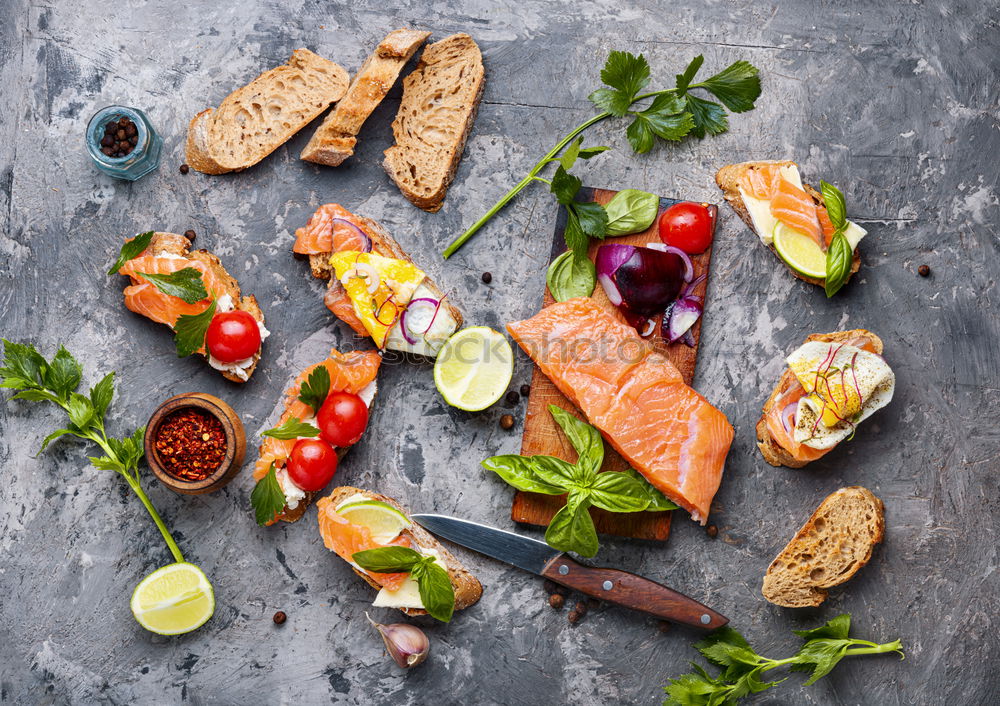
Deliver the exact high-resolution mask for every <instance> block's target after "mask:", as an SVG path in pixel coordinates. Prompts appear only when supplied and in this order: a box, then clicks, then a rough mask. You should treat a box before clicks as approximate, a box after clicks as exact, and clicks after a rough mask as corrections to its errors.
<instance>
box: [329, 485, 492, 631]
mask: <svg viewBox="0 0 1000 706" xmlns="http://www.w3.org/2000/svg"><path fill="white" fill-rule="evenodd" d="M372 506H375V508H374V509H375V510H376V512H375V513H371V514H370V515H369V514H368V513H366V512H364V510H365V509H368V510H371V509H372ZM316 508H317V515H318V518H319V533H320V536H321V537H322V538H323V544H325V545H326V548H327V549H329V550H330V551H332V552H335V553H336V554H337V556H339V557H340V558H341V559H343V560H344V561H346V562H347V563H349V564H351V566H352V568H353V569H354V573H356V574H357V575H358V576H360V577H361V578H363V579H364V580H365V581H367V582H368V584H369V585H370V586H371V587H372V588H374V589H375V590H377V591H378V595H377V596H376V597H375V601H374V603H372V605H373V606H375V607H376V608H397V609H399V610H401V611H403V612H404V613H406V614H407V615H426V614H427V611H426V610H425V608H424V604H423V602H422V600H421V597H420V592H419V589H418V587H417V583H416V582H415V581H414V580H413V578H411V577H410V575H409V573H406V572H396V573H389V574H384V573H376V572H373V571H366V570H365V569H362V568H360V567H359V566H358V565H357V562H355V560H354V554H356V553H357V552H360V551H365V550H369V549H378V548H381V547H392V546H399V547H408V548H410V549H413V550H414V551H416V552H418V553H420V554H422V555H424V556H433V557H434V560H435V563H437V564H439V565H440V566H442V567H443V568H444V569H445V571H447V572H448V578H449V579H450V580H451V585H452V588H453V589H454V592H455V606H454V609H455V610H464V609H465V608H468V607H470V606H472V605H475V604H476V602H478V601H479V598H480V596H482V595H483V587H482V584H480V583H479V581H478V580H477V579H476V577H475V576H473V575H472V574H471V573H470V572H469V570H468V569H466V568H465V567H464V566H463V565H462V564H461V562H459V561H458V559H456V558H455V557H454V556H453V555H452V554H451V552H449V551H448V550H447V549H445V547H444V546H443V545H442V544H441V543H440V542H438V541H437V540H436V539H435V538H434V537H432V536H431V535H430V534H429V533H428V532H427V531H426V530H425V529H424V528H422V527H421V526H420V525H418V524H416V523H415V522H411V521H410V519H409V517H407V514H406V512H405V511H404V510H403V508H402V507H401V506H400V505H399V503H397V502H396V501H395V500H393V499H392V498H388V497H386V496H385V495H379V494H378V493H373V492H371V491H368V490H361V489H360V488H352V487H350V486H342V487H340V488H334V489H333V492H331V493H330V495H329V496H328V497H325V498H320V499H319V500H318V501H317V502H316ZM358 510H362V511H360V512H359V511H358ZM369 516H371V517H378V518H379V520H380V521H379V522H378V523H377V526H373V525H372V524H370V523H366V522H365V518H366V517H369ZM386 518H388V521H387V520H386Z"/></svg>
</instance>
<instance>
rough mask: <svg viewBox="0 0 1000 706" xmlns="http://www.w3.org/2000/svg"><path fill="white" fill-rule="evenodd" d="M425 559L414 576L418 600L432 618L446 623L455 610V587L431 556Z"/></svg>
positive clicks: (446, 573)
mask: <svg viewBox="0 0 1000 706" xmlns="http://www.w3.org/2000/svg"><path fill="white" fill-rule="evenodd" d="M355 556H357V554H355ZM427 559H429V561H427V560H426V559H425V561H424V562H423V563H421V564H419V571H418V572H415V574H416V575H415V576H414V578H415V580H416V582H417V588H418V589H419V591H420V602H421V603H423V604H424V610H426V611H427V612H428V613H429V614H430V616H431V617H432V618H437V619H438V620H440V621H441V622H443V623H447V622H449V621H450V620H451V616H452V615H453V614H454V612H455V587H454V586H452V584H451V578H450V577H449V576H448V572H447V571H446V570H445V569H443V568H441V566H440V565H438V564H437V563H436V562H435V561H434V558H433V557H427Z"/></svg>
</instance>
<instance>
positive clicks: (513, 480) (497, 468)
mask: <svg viewBox="0 0 1000 706" xmlns="http://www.w3.org/2000/svg"><path fill="white" fill-rule="evenodd" d="M482 466H483V468H485V469H486V470H487V471H493V472H494V473H496V474H497V475H498V476H500V477H501V478H502V479H503V480H504V482H506V483H507V484H508V485H510V486H513V487H514V488H517V489H518V490H524V491H527V492H529V493H542V494H543V495H562V494H563V493H565V492H566V491H565V489H563V488H560V487H558V486H555V485H550V484H548V483H545V482H543V481H541V480H540V479H539V478H538V477H537V476H536V475H535V466H534V462H533V461H532V459H531V458H528V457H525V456H515V455H509V456H491V457H490V458H488V459H486V460H485V461H483V463H482Z"/></svg>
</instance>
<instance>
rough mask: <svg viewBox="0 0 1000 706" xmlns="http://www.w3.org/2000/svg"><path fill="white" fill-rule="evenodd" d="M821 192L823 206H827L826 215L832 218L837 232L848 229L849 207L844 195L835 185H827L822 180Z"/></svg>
mask: <svg viewBox="0 0 1000 706" xmlns="http://www.w3.org/2000/svg"><path fill="white" fill-rule="evenodd" d="M819 189H820V192H821V193H822V194H823V205H824V206H826V213H827V215H828V216H830V222H831V223H832V224H833V227H834V228H836V229H837V230H843V229H845V228H847V205H846V204H845V203H844V195H843V194H842V193H840V189H838V188H837V187H836V186H834V185H833V184H827V183H826V182H825V181H823V180H822V179H820V182H819Z"/></svg>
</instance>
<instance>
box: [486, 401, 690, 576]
mask: <svg viewBox="0 0 1000 706" xmlns="http://www.w3.org/2000/svg"><path fill="white" fill-rule="evenodd" d="M549 413H550V414H551V415H552V416H553V418H554V419H555V420H556V423H557V424H558V425H559V427H560V428H561V429H562V430H563V433H564V434H565V435H566V438H568V439H569V443H570V444H571V445H572V446H573V448H574V449H575V450H576V453H577V460H576V463H575V464H574V463H569V462H568V461H564V460H562V459H561V458H556V457H555V456H544V455H537V456H517V455H507V456H493V457H491V458H488V459H486V460H485V461H483V464H482V465H483V468H485V469H486V470H488V471H493V472H494V473H496V474H497V475H498V476H500V477H501V478H502V479H503V480H504V481H506V482H507V484H508V485H512V486H514V487H515V488H517V489H518V490H524V491H527V492H529V493H542V494H544V495H562V494H564V493H565V494H566V505H564V506H563V507H562V508H560V510H559V512H557V513H556V514H555V516H554V517H553V518H552V521H551V522H550V523H549V526H548V529H546V531H545V541H546V542H548V544H549V546H551V547H553V548H554V549H559V550H561V551H572V552H576V553H577V554H580V555H581V556H587V557H590V556H594V555H595V554H597V550H598V549H599V548H600V544H599V543H598V541H597V529H596V528H595V527H594V520H593V518H591V516H590V506H591V505H593V506H595V507H599V508H601V509H603V510H607V511H608V512H642V511H643V510H654V511H660V510H676V509H677V505H675V504H674V503H672V502H671V501H669V500H667V498H666V497H664V495H663V493H661V492H660V491H658V490H657V489H656V488H654V487H653V486H652V485H650V484H649V482H648V481H647V480H646V479H645V478H643V477H642V476H641V475H639V474H638V473H637V472H636V471H635V470H634V469H629V470H628V471H625V472H622V473H616V472H609V473H599V472H598V471H600V469H601V464H602V463H604V440H603V439H602V438H601V433H600V432H599V431H597V429H595V428H594V427H592V426H590V425H589V424H587V423H586V422H583V421H581V420H579V419H577V418H576V417H574V416H573V415H572V414H570V413H569V412H567V411H566V410H564V409H563V408H561V407H558V406H556V405H554V404H552V405H549Z"/></svg>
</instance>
